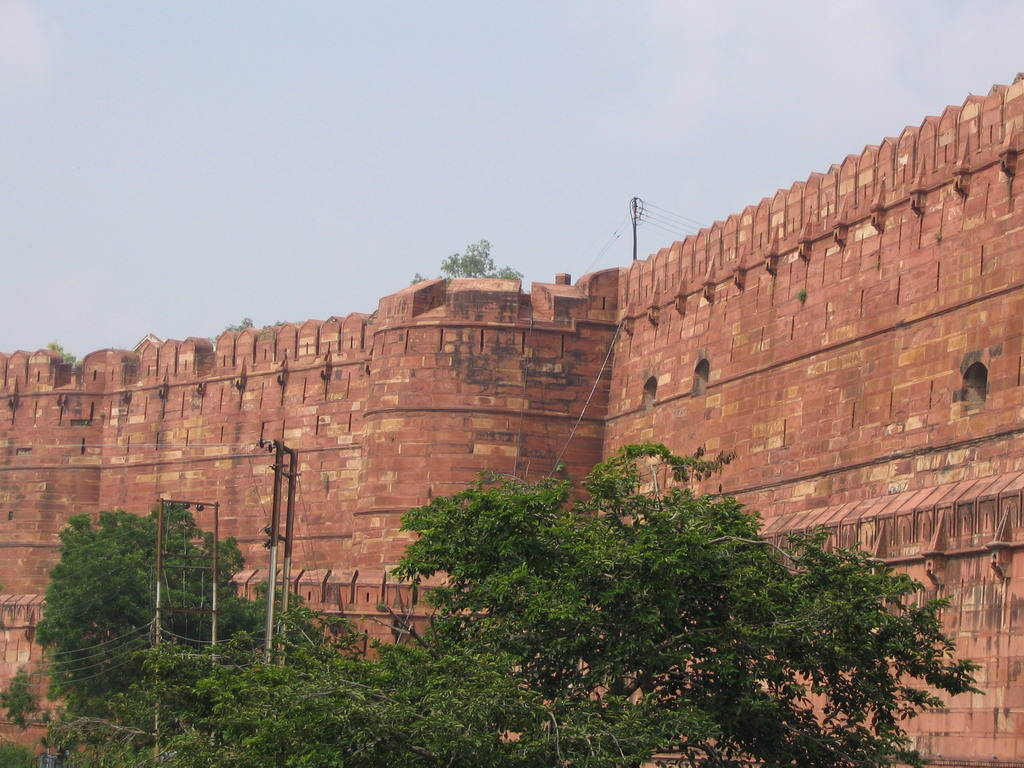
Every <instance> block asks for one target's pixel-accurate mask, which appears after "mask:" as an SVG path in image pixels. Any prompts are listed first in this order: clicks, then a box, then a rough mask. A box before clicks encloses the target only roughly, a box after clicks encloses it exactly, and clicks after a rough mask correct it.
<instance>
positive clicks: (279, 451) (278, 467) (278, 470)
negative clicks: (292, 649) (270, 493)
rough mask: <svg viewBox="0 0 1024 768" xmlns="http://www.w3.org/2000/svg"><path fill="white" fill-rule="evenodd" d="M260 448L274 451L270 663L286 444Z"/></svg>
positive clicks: (266, 649) (266, 648)
mask: <svg viewBox="0 0 1024 768" xmlns="http://www.w3.org/2000/svg"><path fill="white" fill-rule="evenodd" d="M260 446H261V447H263V446H269V448H270V449H271V450H273V451H274V502H273V507H272V510H271V513H270V529H269V530H267V529H266V528H264V529H263V530H265V531H266V532H267V533H268V534H270V539H269V541H268V542H267V547H268V548H269V549H270V565H269V566H268V573H267V617H266V623H265V624H264V638H263V655H264V657H265V658H266V660H267V661H268V662H269V661H270V649H271V648H273V647H274V592H276V591H277V543H278V539H279V538H280V536H279V535H278V534H279V530H280V527H281V478H282V475H283V472H282V464H283V463H284V444H283V443H282V442H281V441H280V440H273V441H271V442H269V443H267V442H266V441H263V440H260Z"/></svg>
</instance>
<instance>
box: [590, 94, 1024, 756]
mask: <svg viewBox="0 0 1024 768" xmlns="http://www.w3.org/2000/svg"><path fill="white" fill-rule="evenodd" d="M1021 153H1024V82H1022V81H1021V80H1020V79H1018V81H1017V82H1016V83H1014V84H1013V85H1012V86H1009V87H1003V86H997V87H995V88H993V90H992V92H991V93H990V94H989V95H988V96H987V97H971V98H969V99H968V100H967V101H966V102H965V103H964V105H963V106H962V107H959V108H956V107H950V108H948V109H947V110H946V111H945V112H944V113H943V114H942V116H941V117H938V118H928V119H927V120H925V121H924V123H923V124H922V125H921V126H920V127H918V128H907V129H906V130H905V131H904V132H903V133H902V134H901V135H900V136H899V137H898V138H895V139H886V140H885V141H883V142H882V143H881V144H880V145H879V146H877V147H868V148H866V149H865V150H864V152H863V153H862V154H861V155H857V156H850V157H848V158H846V160H844V161H843V163H841V164H840V165H838V166H834V167H833V168H832V169H830V170H829V171H828V172H827V173H824V174H814V175H812V176H811V177H810V178H809V179H808V180H807V181H806V182H800V183H797V184H795V185H793V187H791V188H790V189H788V190H781V191H780V192H778V193H777V194H776V195H775V196H774V197H773V198H768V199H765V200H763V201H762V202H761V203H760V204H759V205H757V206H752V207H749V208H747V209H746V210H745V211H744V212H743V213H741V214H738V215H735V216H732V217H730V218H729V219H727V220H726V221H724V222H718V223H716V224H715V225H714V226H712V227H710V228H708V229H706V230H704V231H702V232H701V233H700V234H698V235H696V236H693V237H690V238H688V239H687V240H686V241H684V242H682V243H676V244H674V245H673V246H672V247H671V248H668V249H665V250H663V251H661V252H659V253H658V254H656V255H654V256H653V257H651V258H650V259H648V260H647V261H645V262H637V263H635V264H634V265H633V267H632V269H631V270H630V271H629V273H628V276H627V278H626V279H625V280H624V281H623V293H622V296H621V297H620V301H621V303H622V306H623V308H624V311H623V319H622V330H621V333H620V335H619V338H618V341H617V343H616V349H615V362H614V366H613V379H612V384H611V394H610V402H609V416H608V421H607V428H606V433H605V452H606V453H608V452H610V451H612V450H613V449H614V448H616V447H617V446H619V445H622V444H624V443H627V442H631V441H635V440H639V439H656V440H659V441H663V442H666V443H667V444H668V445H669V446H670V447H672V448H673V449H675V450H677V451H680V452H692V451H693V450H695V449H697V448H704V449H705V450H707V451H709V452H715V451H719V450H733V451H735V452H736V454H737V458H736V461H735V462H734V463H733V464H732V465H730V466H729V467H728V468H727V469H726V471H724V472H723V473H722V474H721V476H720V477H716V478H715V479H714V480H713V481H711V482H710V483H707V484H706V489H707V490H709V491H717V490H719V489H721V490H723V491H724V492H727V493H731V494H735V495H737V496H738V497H739V498H740V499H741V500H743V501H744V502H745V503H747V504H748V505H749V506H750V507H751V508H753V509H757V510H760V511H761V512H762V514H763V515H764V516H765V518H766V520H767V525H766V533H767V534H768V535H771V536H782V535H783V534H785V533H786V532H787V531H793V530H801V529H806V528H810V527H811V526H813V525H821V524H823V525H827V526H828V527H830V529H831V530H832V531H833V532H834V534H835V536H834V540H836V541H837V542H838V543H840V544H843V545H845V546H855V545H858V544H859V545H861V546H865V547H868V548H869V549H871V550H872V551H874V552H875V553H876V554H877V555H878V556H879V557H880V558H884V559H886V560H887V561H889V562H891V563H893V564H894V565H896V566H897V567H899V568H901V569H902V570H905V571H907V572H909V573H911V574H912V575H913V576H915V577H916V578H918V579H920V580H921V581H922V582H923V583H925V584H926V586H927V587H928V592H929V594H930V595H931V596H942V597H947V598H949V599H950V601H951V606H950V608H949V609H948V610H947V611H946V613H945V616H944V620H945V622H946V627H947V629H948V630H949V631H950V632H951V633H952V634H953V636H954V637H955V638H956V640H957V642H958V644H959V647H960V649H961V652H962V653H963V654H964V655H965V656H968V657H971V658H974V659H975V660H977V661H979V662H980V663H981V664H982V665H983V668H982V671H981V672H980V674H979V681H980V684H981V687H982V688H984V690H985V693H983V694H979V695H976V696H973V697H960V698H958V699H956V700H954V701H953V702H952V703H951V705H950V707H949V709H948V710H947V711H944V712H943V713H941V714H934V715H929V716H927V717H925V718H922V719H921V720H920V721H919V722H918V723H916V724H915V727H916V729H917V730H918V731H919V732H920V733H921V736H920V739H919V743H920V744H921V745H922V747H923V748H924V749H925V750H926V751H928V752H930V753H932V754H942V755H946V756H958V757H966V756H971V755H974V756H977V757H984V758H985V759H991V757H992V756H993V755H995V756H997V757H998V758H999V759H1002V760H1020V759H1022V758H1024V739H1022V738H1021V728H1022V724H1024V721H1022V717H1024V715H1022V711H1024V683H1022V680H1021V669H1022V668H1024V644H1022V643H1021V641H1020V639H1019V637H1020V633H1021V630H1022V628H1024V607H1022V606H1024V602H1022V599H1021V595H1022V587H1024V565H1022V555H1021V554H1019V551H1020V549H1022V548H1024V519H1022V516H1021V508H1022V506H1021V505H1022V500H1021V495H1020V493H1021V487H1022V478H1024V473H1022V470H1024V429H1022V427H1021V426H1020V417H1021V414H1022V413H1024V386H1022V385H1024V381H1022V370H1024V179H1022V178H1020V177H1019V176H1018V155H1019V154H1021ZM1021 171H1022V172H1024V164H1021ZM975 364H980V365H981V366H984V370H985V371H986V374H987V382H985V383H984V384H983V385H981V386H979V385H978V384H977V382H976V381H974V380H973V379H972V375H973V374H972V373H970V372H971V371H972V370H973V371H974V372H977V371H978V370H981V369H979V368H974V369H972V368H971V367H972V366H973V365H975Z"/></svg>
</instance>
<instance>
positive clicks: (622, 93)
mask: <svg viewBox="0 0 1024 768" xmlns="http://www.w3.org/2000/svg"><path fill="white" fill-rule="evenodd" d="M1022 30H1024V2H1017V1H1015V2H1009V1H1002V2H1000V1H999V0H970V1H969V2H967V1H965V2H949V1H947V2H938V1H937V0H936V1H934V2H925V1H924V0H884V1H881V0H880V1H877V2H876V1H875V0H850V1H848V2H840V1H835V2H830V1H829V0H808V1H806V2H804V1H803V0H800V1H798V0H781V1H775V2H726V1H725V0H709V1H708V2H703V3H694V2H679V1H676V2H669V1H668V0H663V1H662V2H657V1H655V0H632V1H631V2H600V1H598V0H592V1H590V2H552V1H551V0H548V2H543V3H541V2H529V1H524V0H517V2H505V3H499V2H482V1H481V0H475V2H445V1H443V0H433V1H431V2H427V1H426V0H419V2H386V1H385V0H371V1H370V2H365V1H364V2H360V3H354V2H342V1H341V0H333V1H332V2H315V1H313V0H309V1H302V0H291V1H289V2H285V1H284V0H280V1H279V2H269V1H268V2H262V1H260V0H235V1H233V2H228V1H227V0H225V1H223V2H220V1H217V0H196V1H194V2H189V1H187V0H176V1H175V2H139V1H138V0H74V1H71V0H50V1H49V2H43V1H42V0H0V267H2V271H0V351H4V352H8V353H10V352H13V351H15V350H17V349H28V350H34V349H37V348H40V347H43V346H45V345H46V343H47V342H49V341H51V340H59V341H60V342H61V343H63V344H64V346H65V347H66V348H67V349H68V350H69V351H71V352H73V353H75V354H77V355H79V356H82V355H84V354H85V353H87V352H90V351H92V350H95V349H101V348H104V347H129V348H130V347H131V346H133V345H134V344H135V343H136V342H137V341H138V340H139V339H140V338H141V337H142V336H144V335H145V334H146V333H147V332H152V333H155V334H156V335H158V336H161V337H165V338H178V339H184V338H186V337H188V336H216V335H217V334H218V333H219V332H220V331H222V330H223V328H224V326H226V325H228V324H230V323H234V322H238V321H239V320H240V319H241V318H242V317H244V316H249V317H252V318H253V320H255V321H256V323H257V325H264V324H269V323H273V322H276V321H282V320H298V321H301V320H305V319H308V318H317V319H321V320H324V319H327V318H328V317H330V316H331V315H345V314H348V313H349V312H353V311H359V312H372V311H373V310H374V309H375V308H376V304H377V299H378V298H379V297H380V296H383V295H385V294H387V293H391V292H393V291H396V290H399V289H401V288H403V287H404V286H406V285H408V283H409V280H410V278H411V277H412V275H413V274H414V273H416V272H421V273H423V274H425V275H433V274H436V273H437V267H438V265H439V264H440V262H441V260H442V259H444V258H445V257H446V256H448V255H450V254H452V253H455V252H457V251H461V250H462V249H463V248H464V246H465V245H466V244H468V243H473V242H476V241H478V240H480V239H481V238H486V239H488V240H490V242H491V244H492V254H493V256H494V258H495V261H496V262H498V264H499V265H510V266H513V267H515V268H517V269H519V270H520V271H522V272H523V273H524V274H525V276H526V277H525V279H526V282H527V284H528V283H529V281H531V280H540V281H551V280H552V279H553V276H554V274H555V273H556V272H571V273H572V275H573V279H576V278H578V277H579V276H580V275H582V274H583V273H585V272H587V271H593V270H595V269H604V268H608V267H613V266H617V265H626V264H628V263H629V261H630V258H631V247H632V246H631V239H630V234H629V231H628V226H627V210H628V209H627V205H628V202H629V200H630V198H631V197H633V196H634V195H636V196H639V197H641V198H643V199H644V200H645V201H646V202H647V203H648V204H649V205H650V206H656V207H657V209H661V211H667V212H670V213H672V214H675V215H676V216H678V217H683V218H682V219H671V221H676V222H678V224H676V225H671V224H670V225H669V226H668V227H667V228H668V229H670V230H673V231H666V228H659V226H658V224H657V223H656V222H655V221H654V220H653V219H652V220H651V221H650V222H648V223H646V224H644V225H642V226H641V228H640V251H641V256H644V255H646V254H649V253H653V252H656V251H657V250H658V249H659V248H661V247H664V246H667V245H669V244H670V243H671V242H672V241H673V240H675V239H680V237H681V235H683V234H685V233H686V232H687V231H688V230H687V229H686V226H687V225H688V224H690V223H691V222H701V223H704V224H710V223H711V222H712V221H714V220H717V219H724V218H726V217H727V216H728V215H729V214H730V213H733V212H737V211H740V210H742V209H743V208H744V207H745V206H746V205H750V204H756V203H757V202H758V201H759V200H760V199H761V198H762V197H766V196H771V195H772V194H774V192H775V191H776V189H778V188H779V187H788V186H790V185H791V184H792V183H793V182H794V181H797V180H802V179H806V178H807V176H808V175H809V174H810V173H812V172H814V171H825V170H827V169H828V167H829V166H830V165H831V164H832V163H838V162H840V161H842V159H843V158H844V157H845V156H846V155H848V154H853V153H859V152H860V151H861V150H862V149H863V147H864V146H865V145H867V144H877V143H878V142H879V141H881V140H882V139H883V138H884V137H885V136H895V135H898V134H899V132H900V130H902V128H903V127H904V126H905V125H908V124H914V125H918V124H920V122H921V120H922V119H923V118H924V117H925V116H926V115H929V114H933V115H937V114H939V113H941V112H942V110H943V108H944V107H945V106H946V105H947V104H960V103H962V102H963V100H964V98H965V97H966V96H967V95H968V94H969V93H979V94H984V93H987V92H988V90H989V88H990V87H991V86H992V84H994V83H1010V82H1011V81H1012V80H1013V77H1014V75H1016V74H1017V72H1019V71H1022V70H1024V53H1022V51H1024V47H1022V45H1021V31H1022ZM652 210H653V209H652ZM663 216H664V217H663V218H662V219H661V220H660V221H661V224H663V225H664V224H666V223H667V222H669V221H670V219H669V218H667V216H668V214H664V215H663ZM616 233H620V236H619V237H618V238H617V239H614V236H615V234H616ZM606 246H607V247H606ZM527 289H528V285H527Z"/></svg>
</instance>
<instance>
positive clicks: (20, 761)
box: [0, 739, 36, 768]
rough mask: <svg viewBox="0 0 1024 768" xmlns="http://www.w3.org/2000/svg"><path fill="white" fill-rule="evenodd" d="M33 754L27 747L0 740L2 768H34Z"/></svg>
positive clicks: (0, 762)
mask: <svg viewBox="0 0 1024 768" xmlns="http://www.w3.org/2000/svg"><path fill="white" fill-rule="evenodd" d="M35 757H36V756H35V753H34V752H32V750H31V749H29V748H28V747H22V746H18V745H17V744H14V743H12V742H10V741H7V740H6V739H0V765H2V766H4V768H35V765H36V759H35Z"/></svg>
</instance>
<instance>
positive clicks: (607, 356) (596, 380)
mask: <svg viewBox="0 0 1024 768" xmlns="http://www.w3.org/2000/svg"><path fill="white" fill-rule="evenodd" d="M624 322H625V320H620V321H619V324H618V325H617V326H615V334H614V335H613V336H612V341H611V343H610V344H609V345H608V352H607V353H606V354H605V356H604V361H603V362H602V363H601V369H600V370H599V371H598V372H597V376H596V377H595V378H594V386H592V387H591V388H590V394H589V395H587V400H586V402H585V403H583V408H581V409H580V415H579V417H578V418H577V419H576V423H575V424H573V425H572V429H571V430H570V431H569V437H567V438H566V439H565V445H563V446H562V450H561V451H559V453H558V458H557V459H555V464H554V466H552V467H551V471H550V472H548V477H551V476H552V475H553V474H555V471H556V470H557V469H558V467H559V465H560V464H561V463H562V457H563V456H564V455H565V452H566V451H567V450H568V449H569V443H571V442H572V439H573V437H574V436H575V435H576V430H577V429H579V426H580V423H581V422H582V421H583V417H584V415H586V413H587V407H588V406H589V405H590V401H591V400H593V398H594V393H595V392H597V385H598V384H600V383H601V377H602V376H603V375H604V369H605V368H607V367H608V361H609V360H611V357H612V352H613V351H614V349H615V342H616V341H617V340H618V338H619V331H621V330H622V324H623V323H624Z"/></svg>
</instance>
